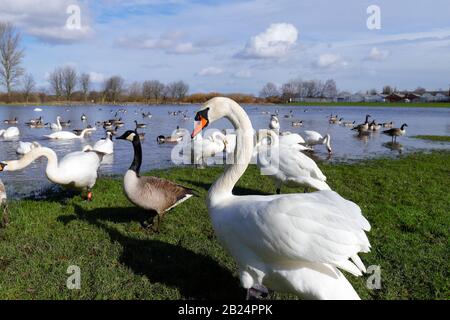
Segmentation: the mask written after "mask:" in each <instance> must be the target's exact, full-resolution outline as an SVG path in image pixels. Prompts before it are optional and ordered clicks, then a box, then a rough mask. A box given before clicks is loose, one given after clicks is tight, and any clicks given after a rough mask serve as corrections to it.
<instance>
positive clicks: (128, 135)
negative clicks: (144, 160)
mask: <svg viewBox="0 0 450 320" xmlns="http://www.w3.org/2000/svg"><path fill="white" fill-rule="evenodd" d="M116 140H128V141H131V142H135V141H139V134H138V133H137V132H136V131H133V130H128V131H126V132H125V133H124V134H123V135H121V136H120V137H117V138H116Z"/></svg>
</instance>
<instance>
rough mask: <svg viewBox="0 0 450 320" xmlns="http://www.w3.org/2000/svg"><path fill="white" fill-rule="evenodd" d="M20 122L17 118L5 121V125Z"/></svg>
mask: <svg viewBox="0 0 450 320" xmlns="http://www.w3.org/2000/svg"><path fill="white" fill-rule="evenodd" d="M18 122H19V121H17V117H14V119H9V120H5V121H3V123H5V124H16V123H18Z"/></svg>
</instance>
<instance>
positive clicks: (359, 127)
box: [352, 114, 370, 132]
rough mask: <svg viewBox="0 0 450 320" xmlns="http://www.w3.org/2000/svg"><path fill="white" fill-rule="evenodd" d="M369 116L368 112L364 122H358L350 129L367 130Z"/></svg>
mask: <svg viewBox="0 0 450 320" xmlns="http://www.w3.org/2000/svg"><path fill="white" fill-rule="evenodd" d="M369 118H370V114H367V115H366V122H364V123H362V124H358V125H357V126H355V127H353V128H352V130H356V131H358V132H363V131H367V130H369Z"/></svg>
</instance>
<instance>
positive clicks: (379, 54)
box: [367, 47, 389, 61]
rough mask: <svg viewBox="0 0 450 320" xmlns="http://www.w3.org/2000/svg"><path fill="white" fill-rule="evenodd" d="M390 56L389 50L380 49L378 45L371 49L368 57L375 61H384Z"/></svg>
mask: <svg viewBox="0 0 450 320" xmlns="http://www.w3.org/2000/svg"><path fill="white" fill-rule="evenodd" d="M388 56H389V51H388V50H380V49H378V48H377V47H373V48H372V50H370V53H369V56H368V57H367V58H368V59H369V60H373V61H382V60H386V58H387V57H388Z"/></svg>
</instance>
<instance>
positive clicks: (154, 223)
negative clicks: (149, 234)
mask: <svg viewBox="0 0 450 320" xmlns="http://www.w3.org/2000/svg"><path fill="white" fill-rule="evenodd" d="M160 223H161V217H160V216H159V214H157V215H156V216H154V217H153V218H151V219H149V220H145V221H144V222H142V223H141V226H142V227H143V228H144V229H145V230H147V231H153V232H154V233H159V231H160V229H159V226H160Z"/></svg>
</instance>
